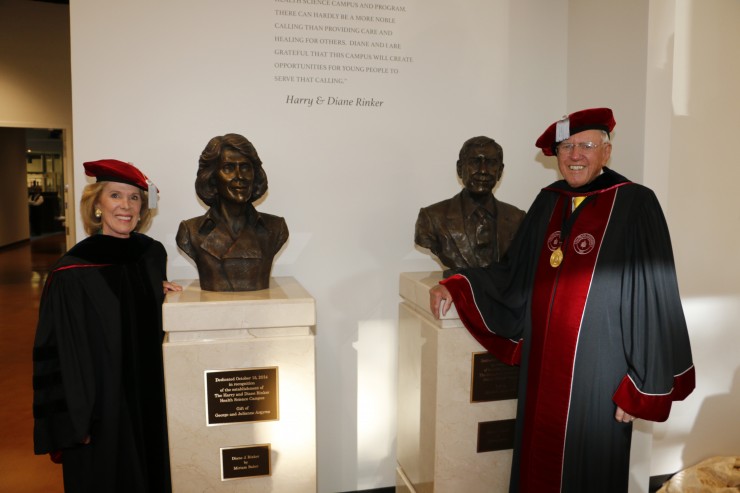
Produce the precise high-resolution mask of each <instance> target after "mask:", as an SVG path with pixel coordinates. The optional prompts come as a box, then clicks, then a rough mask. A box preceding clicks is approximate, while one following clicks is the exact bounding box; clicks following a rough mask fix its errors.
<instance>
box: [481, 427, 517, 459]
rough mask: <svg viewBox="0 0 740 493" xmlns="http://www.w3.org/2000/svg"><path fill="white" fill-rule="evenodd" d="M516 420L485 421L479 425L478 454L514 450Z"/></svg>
mask: <svg viewBox="0 0 740 493" xmlns="http://www.w3.org/2000/svg"><path fill="white" fill-rule="evenodd" d="M515 423H516V420H515V419H502V420H500V421H484V422H482V423H478V448H477V450H476V451H477V452H478V453H481V452H493V451H496V450H509V449H513V448H514V425H515Z"/></svg>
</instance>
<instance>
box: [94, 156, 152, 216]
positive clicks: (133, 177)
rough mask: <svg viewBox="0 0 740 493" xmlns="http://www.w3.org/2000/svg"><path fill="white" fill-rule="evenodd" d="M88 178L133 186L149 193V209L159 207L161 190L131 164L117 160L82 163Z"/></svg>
mask: <svg viewBox="0 0 740 493" xmlns="http://www.w3.org/2000/svg"><path fill="white" fill-rule="evenodd" d="M82 165H83V166H84V167H85V174H86V175H87V176H93V177H95V179H96V181H99V182H100V181H114V182H118V183H126V184H128V185H133V186H135V187H138V188H140V189H142V190H144V191H146V192H148V193H149V208H150V209H154V208H156V207H157V193H159V189H158V188H157V187H156V186H155V185H154V183H153V182H152V181H151V180H150V179H149V178H147V177H146V175H145V174H144V173H142V172H141V171H139V169H138V168H137V167H136V166H134V165H133V164H131V163H124V162H123V161H119V160H117V159H101V160H99V161H88V162H86V163H82Z"/></svg>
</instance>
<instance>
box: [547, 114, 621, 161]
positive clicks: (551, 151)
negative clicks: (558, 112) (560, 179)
mask: <svg viewBox="0 0 740 493" xmlns="http://www.w3.org/2000/svg"><path fill="white" fill-rule="evenodd" d="M616 124H617V122H616V121H615V120H614V114H613V113H612V110H611V109H609V108H589V109H587V110H581V111H576V112H575V113H571V114H570V115H566V116H564V117H563V118H562V119H560V120H558V121H556V122H555V123H553V124H552V125H550V126H549V127H547V130H545V131H544V132H543V133H542V135H540V138H539V139H537V142H536V143H535V145H536V146H537V147H539V148H540V149H542V153H543V154H544V155H545V156H554V155H555V147H556V146H557V145H558V143H559V142H562V141H564V140H565V139H567V138H568V137H570V136H571V135H575V134H577V133H578V132H583V131H585V130H603V131H605V132H607V133H610V132H611V131H612V130H614V126H615V125H616Z"/></svg>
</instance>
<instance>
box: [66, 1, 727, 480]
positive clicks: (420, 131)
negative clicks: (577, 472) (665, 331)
mask: <svg viewBox="0 0 740 493" xmlns="http://www.w3.org/2000/svg"><path fill="white" fill-rule="evenodd" d="M380 3H391V4H395V5H404V6H406V7H407V10H408V11H407V13H405V14H399V15H398V16H397V20H398V23H397V25H395V26H393V30H394V31H395V34H394V37H395V38H396V39H397V41H398V42H400V43H401V45H402V48H403V49H402V51H403V52H404V54H407V55H410V56H413V58H414V62H413V63H410V64H405V65H403V66H402V67H399V68H400V72H399V74H398V75H395V76H381V77H377V76H369V75H359V76H355V75H352V76H347V81H346V82H345V83H344V84H334V85H311V84H299V83H286V82H275V81H274V80H273V78H272V77H273V75H275V74H276V70H275V69H274V68H273V63H274V62H275V61H276V58H277V57H276V56H275V55H273V54H272V50H273V49H274V48H275V47H276V46H275V43H274V41H273V37H274V36H275V34H276V33H275V31H274V28H273V24H274V22H275V14H274V10H275V8H277V7H278V6H279V7H280V8H286V5H285V4H279V3H278V2H273V1H263V2H259V3H258V2H243V1H237V0H222V1H221V2H219V3H218V8H214V3H213V2H207V1H205V0H202V1H196V0H193V1H190V2H176V1H175V0H161V1H159V2H149V1H145V0H133V1H130V2H113V1H111V0H102V1H101V0H75V1H73V2H72V5H71V21H72V22H71V24H72V54H73V57H72V74H73V80H74V86H73V93H74V102H75V103H74V112H75V155H76V163H75V165H76V173H75V182H76V185H77V187H76V191H77V194H78V195H77V197H78V199H79V192H80V190H81V189H82V186H83V185H84V184H85V179H84V176H83V175H82V172H81V163H82V162H83V161H85V160H90V159H99V158H103V157H115V158H118V159H123V160H128V161H132V162H133V163H135V164H136V165H138V166H140V167H141V168H142V169H143V170H144V171H145V172H146V173H147V174H148V175H149V176H150V177H151V178H152V179H153V180H154V181H155V183H157V185H159V187H160V189H161V191H162V193H161V209H160V211H159V213H158V215H157V217H156V218H155V221H154V224H153V226H152V228H151V229H150V230H149V234H151V235H152V236H154V237H155V238H157V239H159V240H160V241H162V242H163V243H164V244H165V246H166V247H167V250H168V252H169V255H170V261H169V271H170V277H171V278H181V279H182V278H192V277H195V276H196V272H195V269H194V267H193V265H192V264H191V262H190V261H189V260H188V259H186V258H185V257H184V256H183V255H182V254H180V253H179V252H178V250H177V248H176V246H175V243H174V234H175V231H176V229H177V225H178V223H179V221H180V220H182V219H185V218H189V217H192V216H195V215H200V214H202V213H203V211H204V208H203V207H202V206H201V205H200V204H199V203H198V201H197V199H196V197H195V193H194V190H193V181H194V177H195V170H196V167H197V158H198V155H199V153H200V151H201V150H202V148H203V146H204V145H205V143H206V142H207V140H208V139H209V138H210V137H212V136H214V135H220V134H223V133H226V132H238V133H242V134H244V135H245V136H247V137H248V138H250V140H252V142H253V143H254V144H255V146H256V147H257V150H258V152H259V153H260V156H261V157H262V159H263V161H264V163H265V170H266V171H267V174H268V177H269V180H270V192H269V194H268V196H267V197H266V198H265V199H264V200H263V201H261V203H259V204H258V209H260V210H262V211H265V212H269V213H273V214H278V215H282V216H284V217H285V218H286V220H287V222H288V226H289V227H290V230H291V239H290V241H289V243H288V245H287V247H286V248H285V249H284V250H283V252H282V254H281V255H280V257H279V258H278V259H277V262H276V264H275V267H274V269H273V275H279V276H282V275H289V276H293V277H296V278H297V279H298V281H299V282H301V283H302V284H303V285H304V286H305V287H306V288H307V289H308V290H309V291H310V292H311V293H312V294H313V296H314V297H315V298H316V301H317V310H318V325H317V332H318V335H317V370H318V372H317V379H318V394H319V395H318V454H319V455H318V459H319V490H320V491H322V492H328V491H347V490H355V489H363V488H372V487H381V486H389V485H391V484H393V482H394V481H393V468H394V465H395V458H394V434H395V429H394V427H395V425H394V422H395V420H394V416H395V357H396V354H395V353H396V340H395V328H396V314H397V302H398V296H397V280H398V273H399V272H404V271H419V270H430V269H435V268H437V267H438V266H437V264H436V263H435V262H433V261H432V260H431V259H430V258H429V257H428V256H427V255H426V254H424V253H423V252H420V251H419V250H417V249H416V248H415V247H414V245H413V227H414V221H415V218H416V214H417V212H418V209H419V207H421V206H424V205H428V204H430V203H432V202H435V201H437V200H441V199H443V198H447V197H449V196H451V195H453V194H454V193H456V192H457V191H458V190H459V183H458V182H457V179H456V176H455V166H454V162H455V160H456V157H457V152H458V150H459V147H460V145H461V144H462V142H463V141H464V140H465V139H466V138H468V137H471V136H473V135H479V134H487V135H489V136H491V137H494V138H496V139H497V140H499V142H501V143H502V145H503V146H504V149H505V162H506V164H507V167H506V171H505V174H504V179H503V184H502V185H501V186H500V187H499V189H498V190H497V192H496V193H497V195H498V196H499V197H500V198H502V199H503V200H505V201H508V202H511V203H514V204H515V205H518V206H519V207H521V208H525V209H526V208H527V207H528V205H529V203H530V202H531V200H532V198H533V197H534V195H535V193H536V191H537V190H538V189H539V188H540V187H542V186H543V185H545V184H547V183H549V182H551V181H553V180H554V179H556V178H557V175H556V172H555V165H554V162H553V160H551V159H545V158H543V157H542V156H541V155H540V154H539V153H538V152H537V150H536V149H535V148H534V145H533V142H534V140H535V139H536V138H537V136H538V135H539V134H540V132H541V131H542V130H543V129H544V128H545V127H546V126H547V125H548V124H549V123H550V122H552V121H553V120H554V119H556V118H558V117H559V116H561V115H562V114H564V113H566V112H569V111H574V110H576V109H580V108H582V107H586V106H592V105H593V106H595V105H609V106H612V107H613V108H614V109H615V113H616V118H617V122H618V123H617V128H616V130H615V134H614V144H615V150H614V153H613V167H614V168H615V169H616V170H617V171H620V172H622V173H624V174H625V175H627V176H629V177H631V178H633V179H635V180H637V181H644V182H645V183H646V184H647V185H649V186H652V187H653V188H655V189H656V191H657V192H658V195H659V197H660V199H661V202H662V203H663V205H664V208H665V210H666V214H667V216H668V219H669V223H670V226H671V230H672V233H673V236H674V249H675V251H676V258H677V263H678V268H679V280H680V283H681V289H682V293H683V295H684V296H685V302H686V311H687V316H688V318H689V323H690V326H691V327H690V330H691V336H692V342H693V344H694V351H695V355H696V360H697V374H698V377H699V382H698V384H699V388H698V389H697V391H696V392H695V393H694V394H693V395H692V396H690V397H689V400H688V401H687V402H685V403H678V404H677V405H676V406H675V407H674V413H673V416H672V417H671V419H670V421H669V422H668V423H667V424H666V425H661V426H656V437H655V450H654V454H653V464H652V470H651V472H652V473H653V474H663V473H669V472H675V471H676V470H678V469H680V468H681V467H682V465H683V464H691V463H693V462H696V460H697V459H698V458H699V457H700V456H705V455H712V454H714V453H718V452H722V453H725V451H726V450H729V449H731V446H730V445H731V443H735V444H736V443H738V442H739V441H738V440H737V438H736V435H732V434H731V433H728V432H727V428H726V425H725V424H724V423H723V422H722V421H721V419H722V418H730V417H731V416H727V415H726V414H724V413H726V409H728V408H729V409H732V408H733V406H734V408H737V402H738V398H739V397H738V388H737V385H738V383H737V382H738V378H739V377H738V358H737V356H735V355H734V354H733V352H732V350H733V348H737V347H738V341H737V337H738V336H737V333H738V331H737V330H735V328H734V326H733V324H732V321H733V320H736V319H737V313H736V310H737V308H736V307H737V306H738V304H737V296H738V289H737V282H736V281H735V280H736V279H738V272H737V270H738V265H737V262H734V261H732V260H730V261H727V260H724V261H723V259H733V258H735V255H734V245H736V244H737V239H738V238H737V235H738V229H737V222H738V216H737V210H740V209H738V207H736V206H737V200H738V199H737V195H738V194H735V193H733V190H732V189H731V188H730V187H732V186H733V185H734V183H736V182H737V179H736V178H737V173H738V171H737V167H735V166H734V159H733V158H734V155H731V154H730V152H729V150H730V145H731V144H730V143H731V142H732V141H733V138H735V136H736V135H737V134H738V124H737V123H736V121H737V120H736V119H733V117H734V116H735V115H736V114H737V113H738V112H737V110H738V108H737V105H738V98H737V96H736V94H735V93H734V92H733V91H734V89H733V88H735V87H738V86H739V85H738V83H737V82H738V79H740V76H738V73H737V72H738V67H737V65H736V64H737V61H736V57H735V59H733V55H732V53H734V51H733V48H736V47H737V46H738V36H740V35H739V34H737V33H735V32H733V30H732V26H736V25H737V24H738V22H737V21H738V13H737V8H738V7H737V6H738V3H737V2H736V0H724V1H721V0H703V1H702V2H701V4H702V9H697V12H699V11H700V12H701V15H699V14H698V13H697V12H693V11H692V15H691V16H690V19H691V22H684V21H682V20H681V19H679V20H677V19H676V17H675V15H674V13H673V12H674V11H675V10H676V9H675V3H678V4H679V5H680V6H681V8H683V7H684V6H686V5H693V4H694V3H696V2H690V1H688V0H683V1H680V2H675V3H674V0H651V2H649V3H646V2H642V1H638V0H629V1H625V2H608V1H606V0H599V1H588V2H587V1H585V0H570V1H565V0H558V1H551V0H524V1H523V0H511V1H506V0H497V1H489V0H466V1H465V2H447V1H443V0H432V1H430V0H426V1H423V0H408V1H404V2H402V1H400V0H397V1H393V2H391V1H389V0H383V1H382V2H380ZM292 8H298V7H292ZM301 8H302V9H306V7H301ZM679 10H680V9H679ZM687 24H688V26H689V27H690V28H691V29H690V30H689V32H690V33H691V36H689V37H688V38H685V37H684V38H682V39H683V42H682V44H681V47H684V48H686V49H687V50H688V51H679V53H678V55H680V56H681V59H682V60H686V59H690V60H691V63H690V64H685V65H681V67H683V68H684V69H685V70H686V71H688V73H689V74H690V77H689V78H678V79H677V78H676V77H675V76H674V72H675V63H674V62H675V60H674V58H675V57H674V52H675V51H676V47H675V46H674V43H672V41H671V37H672V34H671V33H672V32H673V31H674V30H676V29H678V28H679V27H680V30H683V31H682V32H684V31H685V30H686V27H685V26H686V25H687ZM646 46H647V48H646ZM684 48H682V50H683V49H684ZM686 55H691V56H690V57H688V58H687V57H686ZM313 61H316V60H313ZM686 87H689V88H690V89H691V90H690V91H689V92H688V94H690V98H689V102H688V103H685V102H682V103H681V104H680V105H679V106H680V107H681V108H684V107H685V108H687V110H681V111H678V110H677V109H676V108H675V107H674V103H672V102H667V101H666V98H668V97H669V95H671V94H673V95H674V96H676V92H677V88H682V91H681V94H684V93H685V92H686ZM289 94H293V95H296V96H299V97H315V96H317V95H323V96H329V95H335V96H341V97H347V98H354V97H368V98H369V97H374V98H376V99H382V100H383V101H384V105H383V106H382V107H381V108H376V109H371V108H346V107H345V108H339V107H327V106H317V105H313V106H312V107H310V108H308V107H304V106H298V105H287V104H286V103H285V99H286V96H287V95H289ZM669 99H670V98H669ZM694 143H695V144H696V145H692V144H694ZM733 178H734V179H733ZM715 192H719V193H716V195H715ZM703 199H707V202H708V203H709V204H710V205H707V206H704V205H701V204H702V202H701V201H702V200H703ZM728 203H730V204H731V206H730V207H728V206H727V204H728ZM710 206H711V208H710ZM78 231H79V234H80V237H81V236H82V229H81V228H80V227H79V226H78ZM733 307H734V308H733ZM715 401H719V402H720V405H714V404H713V403H714V402H715ZM705 414H708V415H709V416H710V418H709V419H706V420H705V419H703V418H702V420H701V422H699V421H698V419H699V417H700V416H704V415H705ZM728 421H731V420H730V419H728ZM735 453H737V451H735Z"/></svg>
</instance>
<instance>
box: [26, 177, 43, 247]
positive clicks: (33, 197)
mask: <svg viewBox="0 0 740 493" xmlns="http://www.w3.org/2000/svg"><path fill="white" fill-rule="evenodd" d="M43 203H44V196H43V194H42V193H41V186H40V185H39V184H38V183H36V182H35V181H34V182H33V185H32V186H31V188H30V189H29V190H28V216H29V223H30V226H31V236H38V235H40V234H41V206H42V205H43Z"/></svg>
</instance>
